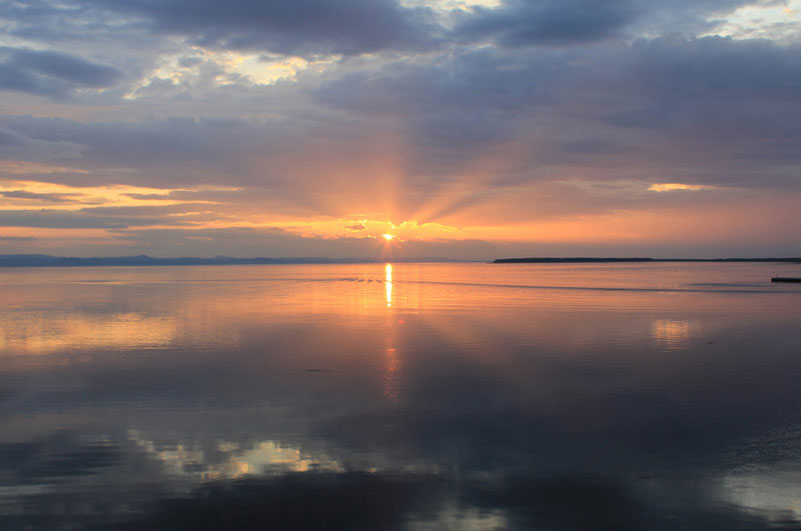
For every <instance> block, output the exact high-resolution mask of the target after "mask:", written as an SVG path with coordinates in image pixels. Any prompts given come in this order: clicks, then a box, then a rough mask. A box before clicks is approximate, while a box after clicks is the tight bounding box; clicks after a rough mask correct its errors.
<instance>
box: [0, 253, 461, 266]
mask: <svg viewBox="0 0 801 531" xmlns="http://www.w3.org/2000/svg"><path fill="white" fill-rule="evenodd" d="M388 261H389V262H395V263H402V262H423V263H436V262H439V263H456V262H461V261H460V260H448V259H446V258H414V259H392V260H386V259H384V260H381V259H377V258H327V257H286V258H265V257H257V258H235V257H231V256H215V257H212V258H197V257H191V256H184V257H177V258H155V257H152V256H148V255H144V254H143V255H138V256H107V257H89V258H81V257H74V256H50V255H47V254H6V255H0V268H3V267H107V266H185V265H289V264H309V265H311V264H383V263H386V262H388Z"/></svg>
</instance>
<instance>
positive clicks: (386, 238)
mask: <svg viewBox="0 0 801 531" xmlns="http://www.w3.org/2000/svg"><path fill="white" fill-rule="evenodd" d="M381 236H383V237H384V239H385V240H387V241H390V240H392V239H394V238H395V236H393V235H392V234H382V235H381Z"/></svg>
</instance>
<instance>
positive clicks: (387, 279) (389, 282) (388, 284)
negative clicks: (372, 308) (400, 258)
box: [384, 264, 392, 308]
mask: <svg viewBox="0 0 801 531" xmlns="http://www.w3.org/2000/svg"><path fill="white" fill-rule="evenodd" d="M384 271H385V280H384V283H385V284H386V287H387V308H392V264H387V266H386V268H384Z"/></svg>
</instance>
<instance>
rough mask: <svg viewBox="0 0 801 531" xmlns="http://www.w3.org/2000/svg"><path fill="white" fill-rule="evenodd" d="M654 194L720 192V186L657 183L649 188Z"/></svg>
mask: <svg viewBox="0 0 801 531" xmlns="http://www.w3.org/2000/svg"><path fill="white" fill-rule="evenodd" d="M648 189H649V190H651V191H652V192H675V191H677V190H678V191H693V192H694V191H698V190H719V189H720V188H719V187H718V186H710V185H708V184H682V183H657V184H652V185H651V186H649V187H648Z"/></svg>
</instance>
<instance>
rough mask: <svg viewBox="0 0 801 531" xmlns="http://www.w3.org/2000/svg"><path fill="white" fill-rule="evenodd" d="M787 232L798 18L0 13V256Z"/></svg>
mask: <svg viewBox="0 0 801 531" xmlns="http://www.w3.org/2000/svg"><path fill="white" fill-rule="evenodd" d="M800 227H801V0H784V1H782V0H757V1H748V0H673V1H654V0H606V1H603V2H600V1H596V0H528V1H527V0H474V1H471V0H464V1H462V0H403V1H400V0H399V1H396V0H293V1H291V2H290V1H287V0H237V1H229V2H219V1H213V0H81V1H73V0H25V1H15V0H7V1H5V2H2V3H0V254H17V253H46V254H55V255H67V256H123V255H137V254H149V255H151V256H162V257H170V256H214V255H228V256H240V257H252V256H265V257H289V256H328V257H332V258H348V257H351V258H361V257H374V258H392V257H395V258H407V259H408V258H415V257H443V258H456V259H475V260H486V259H492V258H498V257H508V256H653V257H692V258H703V257H707V258H713V257H731V256H739V257H744V256H748V257H767V256H801V230H799V228H800ZM385 234H386V235H390V236H392V239H387V238H385V237H384V235H385Z"/></svg>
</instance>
